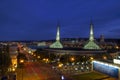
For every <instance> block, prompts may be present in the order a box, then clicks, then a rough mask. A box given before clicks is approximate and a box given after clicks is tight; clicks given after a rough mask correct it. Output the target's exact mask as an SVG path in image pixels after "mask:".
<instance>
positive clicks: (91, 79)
mask: <svg viewBox="0 0 120 80" xmlns="http://www.w3.org/2000/svg"><path fill="white" fill-rule="evenodd" d="M71 77H72V78H73V79H75V80H100V79H101V80H104V78H109V77H108V76H107V75H105V74H101V73H98V72H91V73H85V74H79V75H73V76H71Z"/></svg>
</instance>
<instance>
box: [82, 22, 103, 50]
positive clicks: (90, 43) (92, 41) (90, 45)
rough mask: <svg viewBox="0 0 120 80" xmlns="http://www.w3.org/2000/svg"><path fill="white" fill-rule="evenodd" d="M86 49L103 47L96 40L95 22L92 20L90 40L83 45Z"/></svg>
mask: <svg viewBox="0 0 120 80" xmlns="http://www.w3.org/2000/svg"><path fill="white" fill-rule="evenodd" d="M83 48H84V49H91V50H92V49H94V50H95V49H101V48H100V47H99V46H98V45H97V44H96V43H95V41H94V32H93V24H92V21H91V23H90V36H89V41H88V42H87V44H85V46H84V47H83Z"/></svg>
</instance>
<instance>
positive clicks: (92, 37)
mask: <svg viewBox="0 0 120 80" xmlns="http://www.w3.org/2000/svg"><path fill="white" fill-rule="evenodd" d="M89 40H90V41H94V33H93V24H92V22H91V24H90V37H89Z"/></svg>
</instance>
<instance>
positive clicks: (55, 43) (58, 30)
mask: <svg viewBox="0 0 120 80" xmlns="http://www.w3.org/2000/svg"><path fill="white" fill-rule="evenodd" d="M50 48H63V45H62V44H61V43H60V28H59V25H58V26H57V35H56V42H54V43H53V44H52V45H50Z"/></svg>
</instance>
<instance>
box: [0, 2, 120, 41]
mask: <svg viewBox="0 0 120 80" xmlns="http://www.w3.org/2000/svg"><path fill="white" fill-rule="evenodd" d="M91 19H92V22H93V24H94V33H95V34H94V35H95V38H99V37H100V35H101V34H103V35H104V37H105V38H120V0H0V40H50V39H55V37H56V29H57V23H58V22H59V23H60V30H61V31H60V32H61V38H88V37H89V28H90V20H91Z"/></svg>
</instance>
